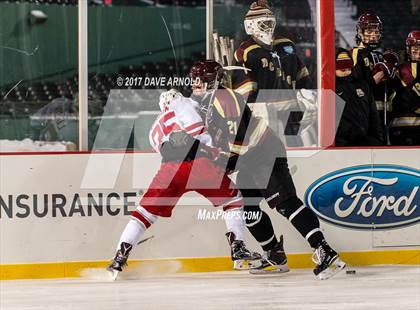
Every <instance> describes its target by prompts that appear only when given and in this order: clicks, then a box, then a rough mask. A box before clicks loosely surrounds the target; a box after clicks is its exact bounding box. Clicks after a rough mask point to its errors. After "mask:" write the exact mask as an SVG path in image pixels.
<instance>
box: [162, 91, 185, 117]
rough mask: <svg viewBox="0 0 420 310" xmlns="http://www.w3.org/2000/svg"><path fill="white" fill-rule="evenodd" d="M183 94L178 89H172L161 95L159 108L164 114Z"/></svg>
mask: <svg viewBox="0 0 420 310" xmlns="http://www.w3.org/2000/svg"><path fill="white" fill-rule="evenodd" d="M181 97H182V94H181V93H180V92H179V91H177V90H176V89H173V88H172V89H170V90H168V91H165V92H163V93H161V94H160V96H159V108H160V110H161V111H162V112H165V111H167V110H168V108H169V104H170V103H171V102H172V100H174V99H176V98H181Z"/></svg>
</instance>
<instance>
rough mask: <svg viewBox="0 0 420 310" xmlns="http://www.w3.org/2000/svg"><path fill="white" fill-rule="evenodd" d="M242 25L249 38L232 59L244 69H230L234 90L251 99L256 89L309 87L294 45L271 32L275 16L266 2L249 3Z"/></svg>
mask: <svg viewBox="0 0 420 310" xmlns="http://www.w3.org/2000/svg"><path fill="white" fill-rule="evenodd" d="M244 26H245V31H246V33H247V34H248V35H249V36H250V37H249V39H248V40H246V41H244V42H242V43H241V44H240V46H239V48H238V49H237V50H236V51H235V54H234V58H235V62H236V65H237V66H243V67H245V68H247V69H248V70H236V71H234V72H233V75H232V86H233V89H235V91H236V92H238V93H240V94H241V95H246V96H248V102H255V101H256V100H257V95H258V90H260V89H300V88H311V83H310V78H309V72H308V69H307V68H306V66H305V65H304V64H303V63H302V61H301V60H300V59H299V57H298V56H297V54H296V47H295V44H294V43H293V42H292V41H291V40H289V39H288V38H284V37H279V36H275V35H274V29H275V27H276V19H275V17H274V14H273V12H272V11H271V9H270V8H269V7H268V6H267V4H266V1H256V2H254V3H252V4H251V7H250V9H249V11H248V13H247V14H246V16H245V20H244ZM273 100H279V98H273Z"/></svg>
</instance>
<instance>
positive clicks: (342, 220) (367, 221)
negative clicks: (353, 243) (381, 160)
mask: <svg viewBox="0 0 420 310" xmlns="http://www.w3.org/2000/svg"><path fill="white" fill-rule="evenodd" d="M419 186H420V171H419V170H417V169H412V168H408V167H402V166H394V165H366V166H356V167H350V168H346V169H342V170H338V171H334V172H332V173H329V174H327V175H325V176H323V177H321V178H320V179H318V180H316V181H315V182H314V183H312V184H311V185H310V186H309V188H308V189H307V190H306V193H305V202H306V206H308V207H310V208H311V209H312V210H313V211H315V213H316V214H317V215H318V216H319V217H320V218H321V219H323V220H325V221H327V222H329V223H332V224H335V225H338V226H344V227H348V228H355V229H373V228H375V229H389V228H396V227H402V226H407V225H413V224H415V223H417V222H418V221H419V220H420V210H419V208H420V193H419Z"/></svg>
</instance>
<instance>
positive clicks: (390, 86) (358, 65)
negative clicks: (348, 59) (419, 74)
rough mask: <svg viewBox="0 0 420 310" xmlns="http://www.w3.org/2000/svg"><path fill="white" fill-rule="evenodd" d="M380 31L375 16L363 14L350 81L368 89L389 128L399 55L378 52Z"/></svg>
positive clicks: (358, 24) (352, 52) (359, 20)
mask: <svg viewBox="0 0 420 310" xmlns="http://www.w3.org/2000/svg"><path fill="white" fill-rule="evenodd" d="M383 30H384V27H383V24H382V21H381V19H380V18H379V17H378V16H377V15H375V14H371V13H365V14H362V15H361V16H360V17H359V19H358V21H357V25H356V44H357V47H355V48H353V49H351V50H350V54H351V55H352V58H353V73H352V76H353V78H354V79H356V80H363V81H365V82H366V83H367V84H368V85H369V87H370V88H371V91H372V93H373V96H374V99H375V103H376V107H377V109H378V111H379V115H380V117H381V121H382V123H383V124H384V125H388V123H389V120H390V118H391V112H392V102H393V99H394V97H395V95H396V89H395V88H396V87H397V84H398V80H397V79H396V78H395V74H396V72H397V66H398V62H399V59H398V54H397V53H395V52H393V51H391V50H389V51H385V53H384V54H383V53H382V52H381V51H380V50H379V49H378V48H379V46H380V44H381V38H382V35H383ZM385 111H386V112H385ZM385 129H386V127H385Z"/></svg>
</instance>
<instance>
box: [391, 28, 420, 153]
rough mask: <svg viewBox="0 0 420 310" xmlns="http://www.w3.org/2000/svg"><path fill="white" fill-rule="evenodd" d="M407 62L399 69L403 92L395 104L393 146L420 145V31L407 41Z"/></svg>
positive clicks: (411, 33) (392, 124)
mask: <svg viewBox="0 0 420 310" xmlns="http://www.w3.org/2000/svg"><path fill="white" fill-rule="evenodd" d="M406 52H407V60H408V61H407V62H405V63H403V64H402V65H401V66H400V68H399V77H400V79H401V90H400V92H399V95H398V98H397V100H396V104H395V118H394V119H393V120H392V122H391V127H390V139H391V144H393V145H420V79H419V75H418V72H419V69H420V68H419V61H420V30H415V31H412V32H410V33H409V34H408V36H407V39H406Z"/></svg>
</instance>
